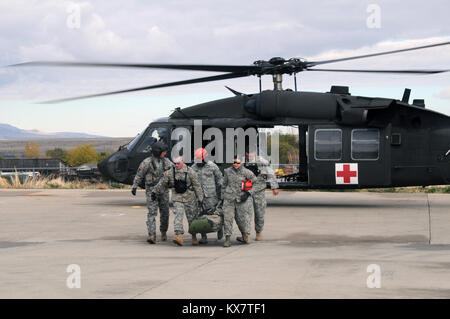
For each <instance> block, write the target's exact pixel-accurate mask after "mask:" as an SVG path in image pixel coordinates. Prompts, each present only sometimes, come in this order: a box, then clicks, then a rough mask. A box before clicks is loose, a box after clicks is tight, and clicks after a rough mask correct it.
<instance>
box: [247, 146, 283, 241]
mask: <svg viewBox="0 0 450 319" xmlns="http://www.w3.org/2000/svg"><path fill="white" fill-rule="evenodd" d="M246 157H247V163H246V165H245V167H246V168H247V169H249V170H251V171H252V172H253V174H255V176H256V183H254V184H253V194H252V203H253V211H254V213H255V231H256V238H255V240H256V241H259V240H262V231H263V228H264V215H265V214H266V206H267V202H266V191H265V189H266V187H267V184H266V182H267V181H268V182H269V183H270V188H271V189H272V192H273V194H274V195H275V196H276V195H278V183H277V180H276V179H275V175H274V173H273V170H272V168H271V167H270V165H269V162H268V161H267V160H266V159H264V158H262V157H261V156H256V152H247V153H246Z"/></svg>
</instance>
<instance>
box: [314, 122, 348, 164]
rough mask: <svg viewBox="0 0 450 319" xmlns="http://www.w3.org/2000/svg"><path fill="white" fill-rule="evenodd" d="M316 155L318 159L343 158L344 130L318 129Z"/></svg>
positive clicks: (315, 141) (315, 142)
mask: <svg viewBox="0 0 450 319" xmlns="http://www.w3.org/2000/svg"><path fill="white" fill-rule="evenodd" d="M314 157H315V159H316V160H340V159H341V158H342V130H340V129H319V130H316V132H315V135H314Z"/></svg>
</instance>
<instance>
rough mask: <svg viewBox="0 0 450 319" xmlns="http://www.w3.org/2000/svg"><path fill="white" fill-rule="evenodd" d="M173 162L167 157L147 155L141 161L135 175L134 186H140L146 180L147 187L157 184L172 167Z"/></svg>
mask: <svg viewBox="0 0 450 319" xmlns="http://www.w3.org/2000/svg"><path fill="white" fill-rule="evenodd" d="M172 166H173V163H172V162H171V161H170V160H169V159H167V158H163V159H160V158H154V157H153V156H150V157H147V158H146V159H145V160H143V161H142V162H141V164H140V165H139V168H138V170H137V172H136V176H135V177H134V181H133V187H136V188H137V187H138V186H139V185H141V183H142V182H143V181H145V188H149V187H151V186H155V185H156V184H158V182H159V180H160V179H161V178H162V177H163V175H164V172H165V171H167V170H168V169H170V168H171V167H172Z"/></svg>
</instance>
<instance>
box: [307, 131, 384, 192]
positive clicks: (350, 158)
mask: <svg viewBox="0 0 450 319" xmlns="http://www.w3.org/2000/svg"><path fill="white" fill-rule="evenodd" d="M389 130H390V129H389V127H387V128H354V127H341V126H335V125H310V126H309V132H310V134H309V137H308V138H309V154H310V156H309V165H308V172H309V180H310V186H311V187H318V188H326V187H330V188H364V187H377V186H379V187H382V186H387V185H390V183H391V176H390V169H389V168H390V148H389V147H388V144H387V142H388V139H386V136H389V132H388V131H389Z"/></svg>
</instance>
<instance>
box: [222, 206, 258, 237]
mask: <svg viewBox="0 0 450 319" xmlns="http://www.w3.org/2000/svg"><path fill="white" fill-rule="evenodd" d="M251 213H252V210H251V199H250V198H249V199H247V200H246V201H245V202H242V203H238V202H236V201H235V200H232V201H231V200H224V202H223V223H224V225H223V228H224V235H225V236H231V234H232V233H233V218H234V219H235V220H236V224H237V225H238V228H239V231H240V232H241V233H247V234H249V233H250V223H251Z"/></svg>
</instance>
